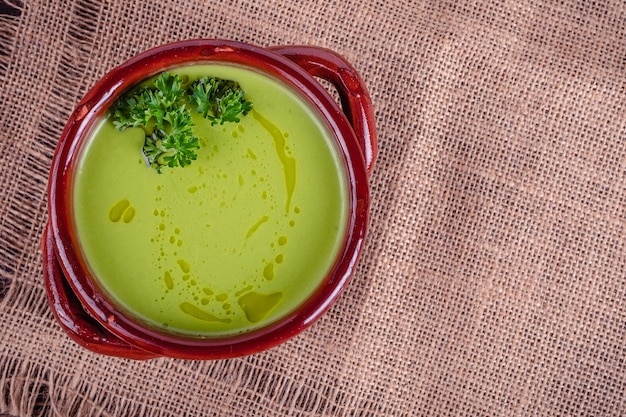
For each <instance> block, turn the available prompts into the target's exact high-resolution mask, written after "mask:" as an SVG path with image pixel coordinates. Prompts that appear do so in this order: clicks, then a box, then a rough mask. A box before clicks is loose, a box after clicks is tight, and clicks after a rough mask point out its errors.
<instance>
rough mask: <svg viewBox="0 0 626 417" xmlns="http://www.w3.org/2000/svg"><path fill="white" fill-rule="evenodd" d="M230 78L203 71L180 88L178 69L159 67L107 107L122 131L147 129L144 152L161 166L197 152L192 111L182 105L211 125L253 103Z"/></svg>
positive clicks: (177, 163) (180, 161)
mask: <svg viewBox="0 0 626 417" xmlns="http://www.w3.org/2000/svg"><path fill="white" fill-rule="evenodd" d="M244 95H245V93H244V92H243V90H242V89H241V88H240V87H239V84H237V83H236V82H234V81H231V80H223V79H220V78H215V77H203V78H201V79H199V80H197V81H196V82H194V83H192V84H191V86H190V87H189V89H185V88H183V82H182V81H181V79H180V78H179V77H178V75H171V74H169V73H167V72H164V73H161V74H160V75H159V76H158V77H156V79H155V80H154V83H152V84H151V85H148V86H142V87H140V88H139V89H137V90H134V91H132V92H131V93H129V94H127V95H125V96H123V97H122V98H120V99H119V100H118V101H117V103H116V104H115V106H114V108H113V111H112V121H113V124H114V125H115V127H116V128H117V129H119V130H121V131H123V130H125V129H126V128H129V127H141V128H143V129H144V131H145V133H146V137H145V142H144V145H143V154H144V156H145V157H146V159H147V162H148V164H149V165H150V166H151V167H152V168H154V169H156V171H157V172H159V173H160V172H161V170H162V168H163V167H164V166H167V167H172V168H173V167H177V166H180V167H184V166H187V165H189V164H190V163H191V161H193V160H195V159H196V158H197V154H196V152H195V151H196V150H198V149H199V148H200V146H199V145H198V138H197V137H196V136H194V133H193V130H192V127H193V126H194V124H193V121H192V119H191V111H190V110H189V109H188V107H187V105H188V104H190V105H191V106H193V107H195V108H196V111H197V112H198V113H202V115H203V116H204V117H205V118H206V119H208V120H210V121H211V125H215V124H218V123H219V124H220V125H221V124H224V122H239V115H240V114H243V115H246V114H247V113H248V112H249V111H250V109H252V103H250V102H249V101H247V100H246V99H245V98H244Z"/></svg>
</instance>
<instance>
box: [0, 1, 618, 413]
mask: <svg viewBox="0 0 626 417" xmlns="http://www.w3.org/2000/svg"><path fill="white" fill-rule="evenodd" d="M194 37H217V38H228V39H234V40H239V41H245V42H249V43H254V44H257V45H261V46H270V45H283V44H311V45H317V46H323V47H328V48H331V49H333V50H335V51H337V52H339V53H340V54H342V55H344V56H345V57H346V58H347V59H348V60H349V61H351V62H352V63H353V64H354V66H355V67H356V68H357V69H358V70H359V71H360V73H361V74H362V76H363V78H364V80H365V82H366V83H367V85H368V86H369V89H370V91H371V95H372V99H373V102H374V106H375V108H376V116H377V125H378V131H379V144H380V155H379V158H378V163H377V166H376V168H375V170H374V173H373V176H372V178H371V189H372V197H373V206H372V216H371V227H370V234H369V237H368V240H367V244H366V247H365V250H364V256H363V258H362V260H361V262H360V265H359V268H358V271H357V273H356V275H355V276H354V279H353V280H352V282H351V283H350V286H349V287H348V288H347V290H346V292H345V293H344V294H343V296H342V298H341V299H340V301H339V302H338V303H337V304H336V305H335V306H334V307H333V308H332V310H331V311H330V312H329V313H328V314H327V315H326V316H324V318H323V319H322V320H321V321H319V322H318V323H316V324H315V325H314V326H313V327H311V328H310V329H309V330H307V331H305V332H304V333H303V334H301V335H300V336H298V337H296V338H295V339H292V340H290V341H288V342H287V343H285V344H283V345H281V346H279V347H277V348H274V349H272V350H270V351H267V352H264V353H261V354H256V355H252V356H249V357H243V358H238V359H232V360H224V361H212V362H211V361H205V362H201V361H182V360H173V359H156V360H150V361H145V362H138V361H129V360H123V359H117V358H112V357H105V356H100V355H96V354H92V353H90V352H88V351H86V350H84V349H82V348H80V347H79V346H77V345H76V344H75V343H73V342H72V341H71V340H70V339H69V338H68V337H67V336H66V335H65V334H64V333H63V332H62V331H61V329H60V328H59V326H58V325H57V323H56V322H55V321H54V320H53V317H52V314H51V312H50V310H49V308H48V306H47V304H46V300H45V293H44V287H43V284H42V269H41V266H40V263H41V258H42V256H41V253H40V240H41V235H42V229H43V227H44V224H45V222H46V219H47V215H46V194H45V187H46V182H47V175H48V169H49V166H50V161H51V158H52V154H53V151H54V148H55V146H56V143H57V141H58V138H59V135H60V132H61V130H62V128H63V126H64V123H65V121H66V119H67V117H68V116H69V114H70V112H71V110H72V108H73V106H74V105H75V104H76V103H77V102H78V100H79V99H80V98H81V97H82V95H83V94H84V93H85V92H86V90H87V89H88V88H89V87H90V86H91V85H92V84H93V83H94V82H95V81H96V80H97V79H98V78H99V77H101V76H102V75H103V74H104V73H105V72H106V71H107V70H109V69H111V68H112V67H114V66H115V65H117V64H119V63H121V62H123V61H124V60H126V59H127V58H129V57H130V56H132V55H134V54H136V53H138V52H140V51H142V50H144V49H146V48H149V47H152V46H155V45H158V44H161V43H166V42H170V41H174V40H180V39H186V38H194ZM0 86H1V89H0V125H1V127H2V128H1V129H0V138H1V141H0V184H1V187H2V188H1V189H2V198H1V202H0V233H1V235H0V267H1V268H0V284H1V287H0V288H1V289H0V299H1V300H0V414H2V413H7V414H9V415H19V416H31V415H58V416H100V415H102V416H184V415H190V416H191V415H206V416H254V415H263V416H287V415H297V416H314V415H325V416H408V415H419V416H427V415H437V416H479V415H481V416H482V415H484V416H496V415H498V416H526V415H537V416H592V415H594V416H595V415H602V416H609V415H611V416H617V415H626V399H625V397H624V395H625V394H624V391H625V390H626V363H625V360H626V345H625V344H624V339H625V336H626V271H625V268H626V238H625V236H624V232H625V229H626V186H625V185H624V184H626V182H625V179H626V146H625V141H626V6H625V5H624V3H623V2H622V1H620V0H615V1H607V2H604V1H599V2H584V1H492V2H487V1H485V2H476V1H440V0H432V1H411V0H387V1H385V2H382V1H373V0H365V1H360V0H346V1H340V0H318V1H296V0H271V1H270V0H256V1H248V0H240V1H229V0H225V1H218V2H209V1H198V0H181V1H177V2H170V1H165V0H155V1H148V0H136V1H121V0H120V1H117V2H115V1H110V0H109V1H107V0H105V1H99V0H74V1H72V0H66V1H62V0H28V1H26V2H24V4H22V3H21V2H20V1H18V0H4V1H0Z"/></svg>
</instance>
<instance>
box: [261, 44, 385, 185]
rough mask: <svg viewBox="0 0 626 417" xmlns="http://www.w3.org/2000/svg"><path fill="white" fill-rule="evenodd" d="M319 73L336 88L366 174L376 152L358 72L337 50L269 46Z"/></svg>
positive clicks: (369, 107) (368, 101)
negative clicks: (360, 151) (358, 146)
mask: <svg viewBox="0 0 626 417" xmlns="http://www.w3.org/2000/svg"><path fill="white" fill-rule="evenodd" d="M269 49H270V50H272V51H273V52H275V53H278V54H279V55H282V56H284V57H285V58H287V59H289V60H290V61H293V62H294V63H295V64H297V65H298V66H300V67H302V68H303V69H304V70H305V71H307V72H308V73H309V74H310V75H312V76H314V77H320V78H322V79H324V80H326V81H328V82H330V83H331V84H333V86H334V87H335V88H336V89H337V92H338V93H339V97H340V99H341V106H342V110H343V112H344V114H345V115H346V117H347V118H348V121H349V122H350V124H351V125H352V128H353V130H354V133H356V136H357V139H358V140H359V145H360V146H361V150H362V151H363V157H364V159H365V166H366V167H367V173H368V175H370V174H371V173H372V169H373V168H374V161H375V160H376V155H377V154H378V142H377V139H376V126H375V118H374V108H373V106H372V101H371V99H370V96H369V93H368V91H367V88H366V87H365V83H364V82H363V80H362V79H361V76H360V75H359V73H358V72H357V71H356V70H355V69H354V68H353V67H352V65H350V63H348V61H346V60H345V59H344V58H343V57H342V56H340V55H338V54H337V53H335V52H333V51H331V50H329V49H325V48H318V47H315V46H274V47H271V48H269Z"/></svg>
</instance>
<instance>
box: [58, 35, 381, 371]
mask: <svg viewBox="0 0 626 417" xmlns="http://www.w3.org/2000/svg"><path fill="white" fill-rule="evenodd" d="M202 63H230V64H239V65H243V66H246V67H252V68H254V69H256V70H259V71H262V72H265V73H267V74H269V75H272V76H274V77H275V78H278V79H279V80H280V81H282V82H284V83H285V84H287V85H288V86H289V87H291V88H292V89H293V90H294V91H295V92H296V93H298V94H299V95H300V97H302V98H303V99H305V100H306V101H307V102H308V104H309V105H310V106H311V108H312V109H313V110H314V111H316V112H317V113H318V116H320V119H321V120H322V121H323V122H324V123H325V124H326V127H327V129H328V130H329V132H330V133H331V135H332V137H333V138H334V139H335V141H336V145H337V149H338V150H339V153H340V155H341V157H342V158H343V162H344V166H345V169H346V171H345V174H346V177H347V185H348V190H347V191H348V196H349V203H348V209H349V213H348V218H347V223H346V230H345V235H344V242H343V244H342V247H341V249H340V251H339V253H338V255H337V257H336V259H335V262H334V265H333V266H332V268H331V269H330V272H329V274H328V275H327V276H326V277H325V278H324V279H323V280H322V281H321V283H320V285H319V286H318V288H317V289H316V290H315V291H314V292H313V294H312V295H311V297H310V298H309V299H308V300H307V301H305V302H304V303H303V304H301V305H300V306H299V307H298V308H296V309H295V310H294V311H292V312H291V313H289V314H287V316H285V317H283V318H281V319H279V320H277V321H274V322H272V323H270V324H269V325H267V326H264V327H261V328H258V329H255V330H251V331H249V332H246V333H242V334H237V335H233V336H225V337H214V338H197V337H189V336H183V335H179V334H175V333H166V332H164V331H162V330H159V329H155V328H152V327H150V326H147V325H144V324H143V323H141V322H139V321H138V320H136V319H134V318H133V317H132V316H130V317H129V316H128V314H127V313H126V312H124V311H121V310H120V309H119V308H118V307H117V306H116V305H115V303H114V302H112V301H110V300H109V299H108V298H107V296H106V294H104V291H103V290H101V289H100V288H98V284H97V278H95V277H90V276H89V275H90V273H89V267H88V264H87V261H86V260H85V259H84V256H83V255H82V254H81V251H80V242H79V241H78V238H77V236H76V232H75V230H74V226H73V208H72V207H73V204H72V192H71V191H72V190H73V176H74V168H75V165H76V163H77V161H78V160H79V159H80V158H79V157H80V150H81V144H82V142H83V141H85V140H86V138H87V137H88V135H89V133H90V131H91V127H92V125H93V123H95V121H97V120H98V118H99V117H100V116H102V115H103V114H104V112H105V111H106V110H107V108H108V107H109V106H110V105H111V104H112V103H113V102H114V101H115V100H116V99H117V98H118V97H119V96H120V95H121V94H123V93H124V92H125V91H126V90H127V89H129V88H131V87H133V86H134V85H136V84H138V83H139V82H141V81H143V80H145V79H146V78H148V77H150V76H153V75H155V74H157V73H159V72H162V71H165V70H167V69H168V68H173V67H178V66H182V65H184V64H202ZM367 175H368V173H367V168H366V166H365V161H364V158H363V153H362V149H361V148H360V147H359V142H358V138H357V137H356V135H355V133H354V131H353V129H352V128H351V125H350V122H349V121H348V119H347V118H346V116H345V114H344V112H343V111H342V109H341V108H340V107H339V106H338V105H337V104H336V102H335V101H334V99H333V98H332V97H331V96H330V94H329V93H328V92H327V91H326V90H325V89H324V88H323V87H322V86H321V85H320V84H319V83H318V82H317V81H316V80H315V79H314V77H313V76H311V75H310V74H309V73H307V72H306V71H305V70H304V69H302V68H301V67H299V66H298V65H296V64H295V63H293V62H292V61H290V60H289V59H287V58H285V57H283V56H281V55H280V54H278V53H275V52H273V51H271V50H268V49H266V48H263V47H258V46H253V45H249V44H245V43H241V42H236V41H227V40H220V39H193V40H186V41H179V42H174V43H169V44H166V45H161V46H158V47H156V48H152V49H149V50H147V51H145V52H143V53H141V54H139V55H137V56H135V57H133V58H131V59H130V60H128V61H126V62H125V63H123V64H121V65H119V66H118V67H115V68H113V69H112V70H111V71H109V72H108V73H107V74H105V75H104V76H103V77H102V78H101V79H100V80H99V81H98V82H97V83H96V84H95V85H94V86H93V87H92V88H91V89H90V90H89V91H88V92H87V93H86V95H85V96H84V98H83V99H82V100H81V101H80V103H79V104H78V105H77V106H76V108H75V110H74V112H73V113H72V115H71V116H70V118H69V120H68V122H67V124H66V126H65V129H64V130H63V132H62V134H61V137H60V140H59V143H58V145H57V149H56V151H55V154H54V156H53V160H52V167H51V170H50V179H49V183H48V202H49V203H48V214H49V221H50V231H51V239H52V242H53V245H54V251H55V253H56V258H57V261H58V263H59V265H60V266H61V269H62V274H63V275H64V276H65V278H66V280H67V281H68V283H69V284H70V287H71V288H72V290H73V292H74V293H75V295H76V297H77V298H78V300H79V301H80V303H81V304H82V306H83V308H84V309H85V310H86V311H87V313H88V314H89V315H90V316H92V317H93V318H94V319H95V320H97V321H98V322H99V323H100V325H101V326H103V327H104V328H105V329H107V330H108V331H110V332H111V333H113V334H114V335H116V336H118V337H119V338H120V339H122V340H125V341H127V342H129V343H131V344H133V345H136V346H138V347H139V348H141V349H144V350H147V351H150V352H154V353H157V354H160V355H164V356H170V357H178V358H185V359H218V358H228V357H235V356H243V355H247V354H251V353H255V352H259V351H262V350H265V349H268V348H270V347H273V346H275V345H277V344H279V343H281V342H283V341H285V340H287V339H289V338H291V337H293V336H295V335H296V334H298V333H300V332H302V331H303V330H304V329H306V328H308V327H309V326H310V325H311V324H312V323H313V322H315V321H316V320H318V319H319V318H320V317H321V316H322V315H323V314H324V313H325V312H326V311H327V310H328V309H329V308H330V306H331V305H332V304H333V303H334V302H335V301H336V299H337V298H338V297H339V295H340V293H341V292H342V291H343V289H344V288H345V285H346V284H347V282H348V281H349V279H350V277H351V276H352V274H353V273H354V269H355V268H356V264H357V260H358V258H359V256H360V253H361V251H362V248H363V242H364V240H365V235H366V229H367V223H368V218H369V204H370V201H369V187H368V177H367Z"/></svg>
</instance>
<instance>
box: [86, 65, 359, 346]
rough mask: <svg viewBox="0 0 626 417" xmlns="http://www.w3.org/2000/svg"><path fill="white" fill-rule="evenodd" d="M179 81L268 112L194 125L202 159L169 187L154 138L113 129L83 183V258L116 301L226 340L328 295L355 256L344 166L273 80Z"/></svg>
mask: <svg viewBox="0 0 626 417" xmlns="http://www.w3.org/2000/svg"><path fill="white" fill-rule="evenodd" d="M169 72H171V73H173V74H179V75H180V76H181V77H183V78H185V79H186V77H189V79H190V80H193V79H197V78H200V77H201V76H205V75H211V76H216V77H221V78H226V79H231V80H235V81H237V82H238V83H239V84H240V85H241V87H242V88H243V89H244V90H245V91H246V96H247V98H248V99H249V100H250V101H251V102H252V103H253V105H254V109H253V111H252V112H250V113H249V114H248V115H246V116H242V117H241V122H240V123H237V124H224V125H221V126H220V125H217V126H211V124H210V122H208V121H206V120H204V119H203V118H202V117H201V115H198V114H195V113H194V116H193V117H194V123H195V127H194V129H195V134H196V136H197V137H198V138H199V141H200V150H199V151H198V159H197V160H196V161H193V162H192V164H191V165H189V166H187V167H184V168H180V167H177V168H165V169H163V172H162V173H161V174H159V173H157V172H156V171H155V170H154V169H151V168H149V167H148V166H146V163H145V161H144V160H143V158H142V153H141V149H142V145H143V140H144V139H143V138H144V133H143V130H141V129H139V128H131V129H127V130H125V131H124V132H120V131H118V130H117V129H115V127H114V126H113V124H112V123H111V121H110V120H108V119H104V120H102V121H101V122H100V123H99V124H98V125H97V126H96V127H95V128H94V130H93V132H92V133H91V137H90V139H89V140H88V141H87V143H86V145H85V147H84V149H83V150H82V154H81V157H80V162H79V166H78V169H77V171H76V177H75V184H74V209H75V218H76V227H77V232H78V237H79V239H80V242H81V244H82V250H83V253H84V255H85V258H86V260H87V262H88V264H89V267H90V268H91V270H92V273H93V274H94V276H95V277H97V280H98V282H99V285H100V286H101V287H102V289H103V290H104V291H105V292H106V293H107V294H108V296H109V297H110V298H111V300H112V301H114V302H115V303H116V304H118V305H119V306H120V308H122V309H123V310H125V311H127V312H128V313H130V314H131V315H133V316H134V317H136V318H138V319H140V320H141V321H143V322H145V323H147V324H148V325H150V326H152V327H156V328H160V329H163V330H167V331H170V332H174V333H180V334H184V335H188V336H199V337H212V336H223V335H229V334H236V333H241V332H246V331H249V330H252V329H255V328H258V327H261V326H264V325H267V324H268V323H271V322H273V321H276V320H278V319H280V318H281V317H284V316H285V315H287V314H288V313H290V312H291V311H293V310H294V309H295V308H297V307H298V306H299V305H300V304H301V303H302V302H303V301H304V300H306V299H307V297H309V296H310V295H311V294H312V293H313V292H314V291H315V289H316V288H317V287H318V286H319V285H320V283H321V282H322V280H323V279H324V277H325V276H326V274H327V273H328V271H329V270H330V268H331V267H332V265H333V263H334V260H335V257H336V256H337V254H338V251H339V250H340V248H341V245H342V243H343V234H344V230H345V225H346V221H347V212H348V208H347V205H348V197H347V183H346V181H347V180H346V176H345V172H344V168H343V162H342V159H341V156H340V155H339V153H338V151H337V149H336V147H335V145H334V142H333V139H332V136H331V133H330V132H329V130H328V129H327V127H326V126H325V125H324V124H323V123H322V122H321V121H320V120H319V119H318V116H316V115H315V114H314V113H313V112H312V111H311V110H310V109H309V107H308V106H307V104H305V103H304V101H303V100H302V99H300V98H299V97H298V96H297V95H296V94H295V93H294V92H292V91H291V90H290V89H289V88H287V87H285V86H283V85H282V84H281V83H279V82H277V81H276V80H274V79H273V78H270V77H268V76H266V75H263V74H261V73H257V72H254V71H251V70H248V69H245V68H241V67H234V66H224V65H194V66H188V67H181V68H178V69H176V70H172V71H169Z"/></svg>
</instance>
